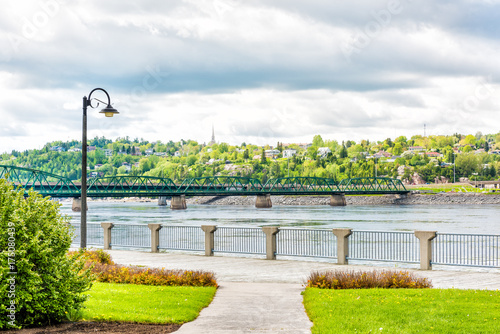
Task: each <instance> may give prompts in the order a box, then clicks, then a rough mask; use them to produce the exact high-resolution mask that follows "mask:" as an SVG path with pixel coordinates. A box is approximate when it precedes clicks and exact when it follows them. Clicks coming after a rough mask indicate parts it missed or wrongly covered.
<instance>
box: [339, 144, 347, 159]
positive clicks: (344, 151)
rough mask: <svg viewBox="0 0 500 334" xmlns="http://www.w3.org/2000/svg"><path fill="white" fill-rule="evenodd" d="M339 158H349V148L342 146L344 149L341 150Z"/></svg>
mask: <svg viewBox="0 0 500 334" xmlns="http://www.w3.org/2000/svg"><path fill="white" fill-rule="evenodd" d="M339 157H340V159H344V158H347V148H346V147H345V145H342V148H341V149H340V153H339Z"/></svg>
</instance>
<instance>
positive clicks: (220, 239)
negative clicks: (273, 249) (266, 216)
mask: <svg viewBox="0 0 500 334" xmlns="http://www.w3.org/2000/svg"><path fill="white" fill-rule="evenodd" d="M214 240H215V247H214V252H223V253H244V254H266V235H265V234H264V232H262V229H260V228H252V227H218V228H217V230H216V231H215V233H214Z"/></svg>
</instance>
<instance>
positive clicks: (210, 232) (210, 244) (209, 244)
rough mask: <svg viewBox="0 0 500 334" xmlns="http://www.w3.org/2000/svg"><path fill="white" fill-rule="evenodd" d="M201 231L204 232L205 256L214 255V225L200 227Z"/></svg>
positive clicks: (215, 228)
mask: <svg viewBox="0 0 500 334" xmlns="http://www.w3.org/2000/svg"><path fill="white" fill-rule="evenodd" d="M201 229H202V230H203V232H205V255H206V256H212V255H214V246H215V241H214V240H215V238H214V233H215V231H216V230H217V226H215V225H201Z"/></svg>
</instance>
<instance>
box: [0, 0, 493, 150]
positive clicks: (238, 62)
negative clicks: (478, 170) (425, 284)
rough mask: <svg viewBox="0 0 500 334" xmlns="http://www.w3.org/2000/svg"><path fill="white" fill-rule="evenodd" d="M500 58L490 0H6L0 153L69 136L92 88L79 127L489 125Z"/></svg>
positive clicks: (183, 130)
mask: <svg viewBox="0 0 500 334" xmlns="http://www.w3.org/2000/svg"><path fill="white" fill-rule="evenodd" d="M499 59H500V0H483V1H480V0H450V1H448V0H442V1H435V0H420V1H413V0H389V1H379V0H359V1H335V0H307V1H303V0H301V1H298V0H245V1H244V0H182V1H181V0H169V1H160V0H156V1H154V0H141V1H137V0H106V1H97V0H85V1H84V0H71V1H70V0H41V1H35V0H23V1H18V0H3V1H2V11H1V12H0V153H1V152H10V151H11V150H25V149H33V148H41V147H43V145H44V144H45V143H47V142H49V141H54V140H62V141H66V140H73V139H77V140H81V137H82V98H83V97H84V96H89V93H90V92H91V91H92V90H93V89H94V88H103V89H105V90H106V91H107V92H108V93H109V95H110V98H111V103H112V105H113V107H114V108H116V109H117V110H118V111H119V112H120V114H119V115H117V116H115V117H113V118H105V117H103V116H102V115H101V114H99V111H100V110H101V108H102V107H103V106H102V104H100V105H99V106H97V103H98V101H96V100H93V103H92V106H94V107H96V108H89V110H88V137H89V138H93V137H95V136H99V137H101V136H105V137H107V138H111V139H115V138H117V137H126V136H129V137H130V138H131V139H133V138H144V139H145V140H149V141H156V140H161V141H169V140H173V141H178V140H180V139H184V140H187V139H193V140H196V141H198V142H200V143H207V142H209V141H210V139H211V134H212V126H213V127H214V128H215V137H216V140H217V141H218V142H227V143H229V144H233V145H236V144H238V145H239V144H241V143H242V142H246V143H253V144H259V145H264V144H270V145H276V143H277V142H278V141H280V142H284V143H304V142H311V141H312V138H313V136H314V135H317V134H320V135H321V136H322V137H323V139H330V140H337V141H342V140H355V141H359V140H362V139H369V140H383V139H385V138H387V137H391V138H393V139H394V138H395V137H398V136H401V135H404V136H407V137H408V138H409V137H411V136H414V135H424V134H426V135H441V134H443V135H451V134H454V133H462V134H475V133H476V132H478V131H481V132H482V133H485V134H486V133H497V132H499V131H500V127H499V123H498V120H499V112H500V94H499V93H500V84H499V80H500V66H498V65H499ZM91 98H97V99H99V100H102V101H105V102H106V96H105V95H104V93H102V92H100V91H96V92H94V93H93V94H92V96H91ZM424 124H425V133H424Z"/></svg>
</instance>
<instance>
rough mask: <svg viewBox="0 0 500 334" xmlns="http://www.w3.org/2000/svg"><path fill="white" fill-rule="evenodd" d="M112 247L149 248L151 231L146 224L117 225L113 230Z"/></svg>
mask: <svg viewBox="0 0 500 334" xmlns="http://www.w3.org/2000/svg"><path fill="white" fill-rule="evenodd" d="M111 246H113V247H129V248H149V247H151V231H150V230H149V228H148V225H144V224H120V225H118V224H117V225H115V226H114V227H113V228H112V229H111Z"/></svg>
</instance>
